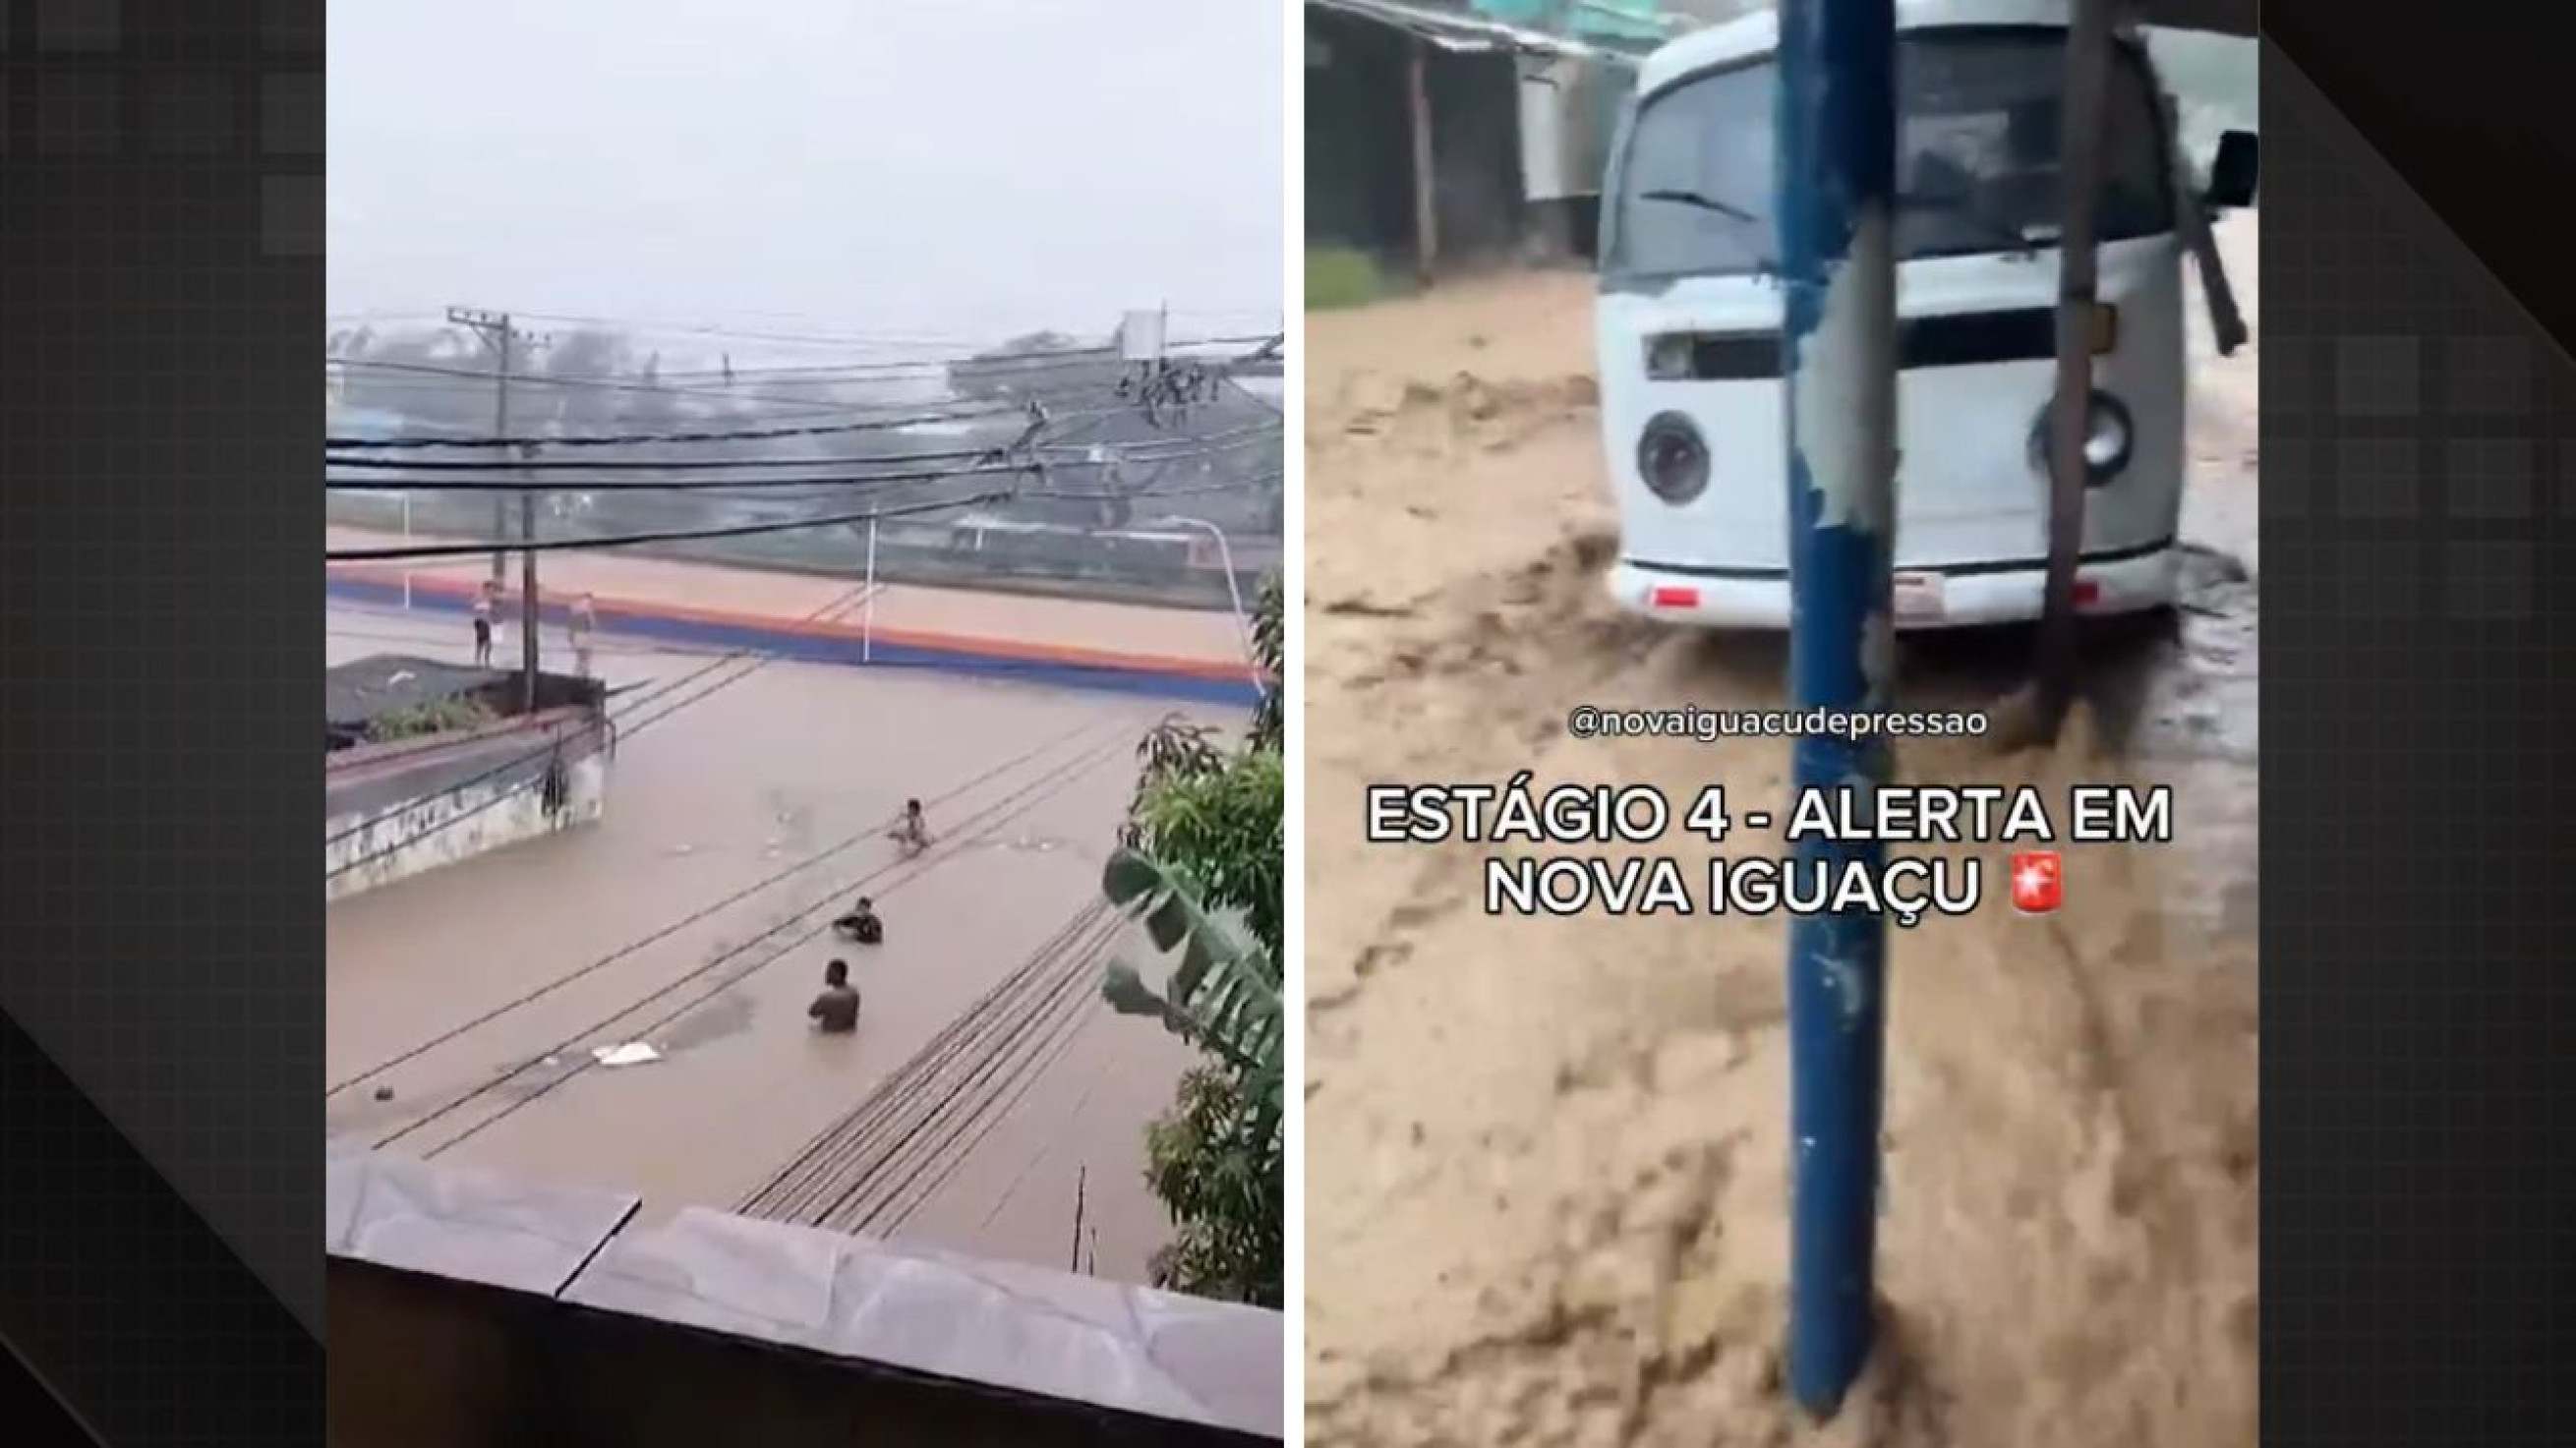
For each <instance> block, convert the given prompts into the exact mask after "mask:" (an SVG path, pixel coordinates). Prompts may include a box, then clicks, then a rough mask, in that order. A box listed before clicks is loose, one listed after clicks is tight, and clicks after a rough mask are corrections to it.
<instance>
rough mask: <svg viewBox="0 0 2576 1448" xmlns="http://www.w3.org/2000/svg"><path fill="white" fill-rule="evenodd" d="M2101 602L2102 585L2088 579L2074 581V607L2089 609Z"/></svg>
mask: <svg viewBox="0 0 2576 1448" xmlns="http://www.w3.org/2000/svg"><path fill="white" fill-rule="evenodd" d="M2101 601H2102V585H2101V584H2099V583H2096V582H2094V581H2093V580H2092V579H2090V578H2079V579H2077V580H2075V606H2076V607H2077V608H2091V607H2092V606H2093V605H2095V604H2097V603H2100V602H2101Z"/></svg>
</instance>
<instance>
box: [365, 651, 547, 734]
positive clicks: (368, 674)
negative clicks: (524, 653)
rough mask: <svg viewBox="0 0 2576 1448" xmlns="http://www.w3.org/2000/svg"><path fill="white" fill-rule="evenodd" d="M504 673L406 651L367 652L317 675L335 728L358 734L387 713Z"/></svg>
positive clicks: (442, 697) (487, 683)
mask: <svg viewBox="0 0 2576 1448" xmlns="http://www.w3.org/2000/svg"><path fill="white" fill-rule="evenodd" d="M505 677H507V676H506V675H503V674H501V673H498V672H496V671H494V670H491V669H471V668H467V667H465V666H463V665H461V664H443V663H440V662H439V661H438V660H436V659H424V658H418V657H415V656H413V655H410V654H370V655H368V656H367V657H365V658H363V659H356V660H352V661H351V662H349V663H345V664H342V665H340V666H339V667H338V668H336V669H330V670H327V671H325V672H324V674H323V675H322V700H323V703H322V710H323V714H324V716H325V718H326V720H327V722H328V723H329V724H330V726H331V729H332V731H333V732H334V733H340V732H344V731H345V732H347V733H351V734H362V733H364V732H366V728H367V726H368V725H370V724H373V723H374V722H375V721H377V720H378V719H381V718H383V717H384V716H386V715H388V714H396V713H400V712H402V711H403V710H406V709H417V708H419V707H421V706H422V705H425V704H435V703H438V702H440V701H442V700H446V699H454V698H457V697H459V696H461V695H465V694H470V693H472V692H474V691H475V690H477V689H481V688H486V687H489V686H490V685H493V684H496V683H499V682H500V681H501V680H502V679H504V678H505Z"/></svg>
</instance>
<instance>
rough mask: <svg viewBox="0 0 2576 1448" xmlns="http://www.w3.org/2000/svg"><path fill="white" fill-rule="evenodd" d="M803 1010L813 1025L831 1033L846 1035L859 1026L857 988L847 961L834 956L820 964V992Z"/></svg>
mask: <svg viewBox="0 0 2576 1448" xmlns="http://www.w3.org/2000/svg"><path fill="white" fill-rule="evenodd" d="M805 1014H806V1016H807V1017H808V1018H810V1019H811V1020H812V1021H813V1022H814V1024H815V1025H817V1026H820V1027H821V1028H822V1029H823V1030H824V1031H826V1032H828V1033H830V1034H832V1035H836V1036H837V1035H846V1034H848V1033H849V1032H851V1031H855V1030H857V1029H858V1028H859V990H858V987H856V986H854V985H852V984H850V963H849V962H848V961H846V960H836V961H833V962H832V963H831V964H830V965H827V966H825V967H823V993H822V994H821V995H818V996H816V997H814V1004H812V1005H810V1006H807V1007H806V1008H805Z"/></svg>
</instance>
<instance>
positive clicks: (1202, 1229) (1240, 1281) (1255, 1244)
mask: <svg viewBox="0 0 2576 1448" xmlns="http://www.w3.org/2000/svg"><path fill="white" fill-rule="evenodd" d="M1244 1114H1245V1108H1244V1102H1243V1096H1242V1092H1241V1091H1240V1090H1239V1089H1238V1086H1237V1083H1236V1081H1235V1078H1234V1077H1233V1076H1231V1075H1229V1074H1227V1073H1226V1072H1224V1071H1218V1070H1210V1069H1208V1068H1205V1067H1201V1068H1199V1069H1196V1070H1193V1071H1191V1072H1190V1073H1189V1074H1187V1075H1185V1076H1183V1077H1182V1078H1181V1084H1180V1089H1179V1092H1178V1096H1177V1099H1176V1100H1175V1101H1174V1102H1173V1104H1172V1109H1171V1111H1170V1112H1169V1113H1167V1114H1166V1115H1165V1116H1164V1117H1163V1118H1162V1119H1160V1120H1158V1121H1156V1122H1155V1123H1154V1124H1153V1125H1151V1126H1150V1127H1148V1128H1146V1132H1145V1160H1146V1168H1145V1180H1146V1182H1147V1184H1148V1185H1150V1186H1151V1187H1152V1188H1153V1189H1154V1195H1155V1196H1156V1197H1157V1198H1159V1199H1160V1200H1161V1201H1162V1202H1163V1204H1164V1206H1165V1207H1166V1208H1167V1209H1168V1210H1169V1211H1170V1212H1171V1215H1172V1240H1171V1241H1170V1242H1169V1243H1167V1244H1166V1245H1165V1246H1164V1247H1163V1248H1162V1249H1161V1250H1160V1251H1158V1252H1156V1253H1155V1254H1154V1258H1153V1271H1154V1284H1155V1285H1156V1286H1158V1287H1165V1288H1169V1289H1171V1290H1174V1291H1180V1292H1190V1293H1195V1294H1197V1295H1199V1296H1202V1297H1220V1298H1226V1299H1230V1300H1233V1301H1238V1302H1249V1303H1252V1304H1254V1305H1256V1306H1260V1307H1269V1308H1277V1307H1279V1306H1280V1305H1281V1284H1282V1280H1283V1274H1282V1271H1281V1261H1280V1256H1281V1242H1282V1240H1283V1236H1284V1234H1283V1233H1282V1231H1281V1225H1282V1224H1281V1220H1280V1213H1281V1211H1282V1210H1283V1208H1284V1203H1283V1202H1282V1200H1281V1197H1280V1190H1279V1184H1280V1181H1281V1179H1282V1175H1283V1172H1282V1168H1281V1162H1280V1157H1279V1150H1280V1137H1279V1134H1278V1133H1277V1132H1275V1131H1274V1132H1272V1133H1270V1134H1269V1136H1268V1137H1267V1139H1266V1143H1265V1141H1264V1139H1263V1138H1262V1137H1260V1136H1259V1135H1258V1134H1257V1133H1255V1132H1253V1131H1251V1130H1248V1129H1247V1126H1246V1123H1245V1120H1244Z"/></svg>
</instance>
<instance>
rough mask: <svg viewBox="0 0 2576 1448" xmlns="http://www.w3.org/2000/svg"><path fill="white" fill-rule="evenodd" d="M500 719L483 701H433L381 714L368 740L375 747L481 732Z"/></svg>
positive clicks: (466, 699)
mask: <svg viewBox="0 0 2576 1448" xmlns="http://www.w3.org/2000/svg"><path fill="white" fill-rule="evenodd" d="M499 717H500V716H499V715H497V714H494V713H493V712H492V710H491V707H490V706H489V705H487V704H485V703H484V702H483V701H482V700H480V699H472V698H455V699H434V700H431V701H430V702H429V703H426V704H416V705H413V706H412V707H411V708H408V709H396V710H394V711H393V712H391V713H389V714H380V715H378V716H377V717H376V718H375V719H374V720H373V721H372V722H370V723H369V724H368V725H367V739H368V741H369V742H370V743H375V744H386V743H390V742H392V741H393V740H396V739H420V738H425V737H426V736H428V735H432V734H446V733H450V732H453V731H456V730H462V729H480V728H482V727H483V726H484V725H486V724H490V723H492V722H494V721H495V720H497V719H498V718H499Z"/></svg>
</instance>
